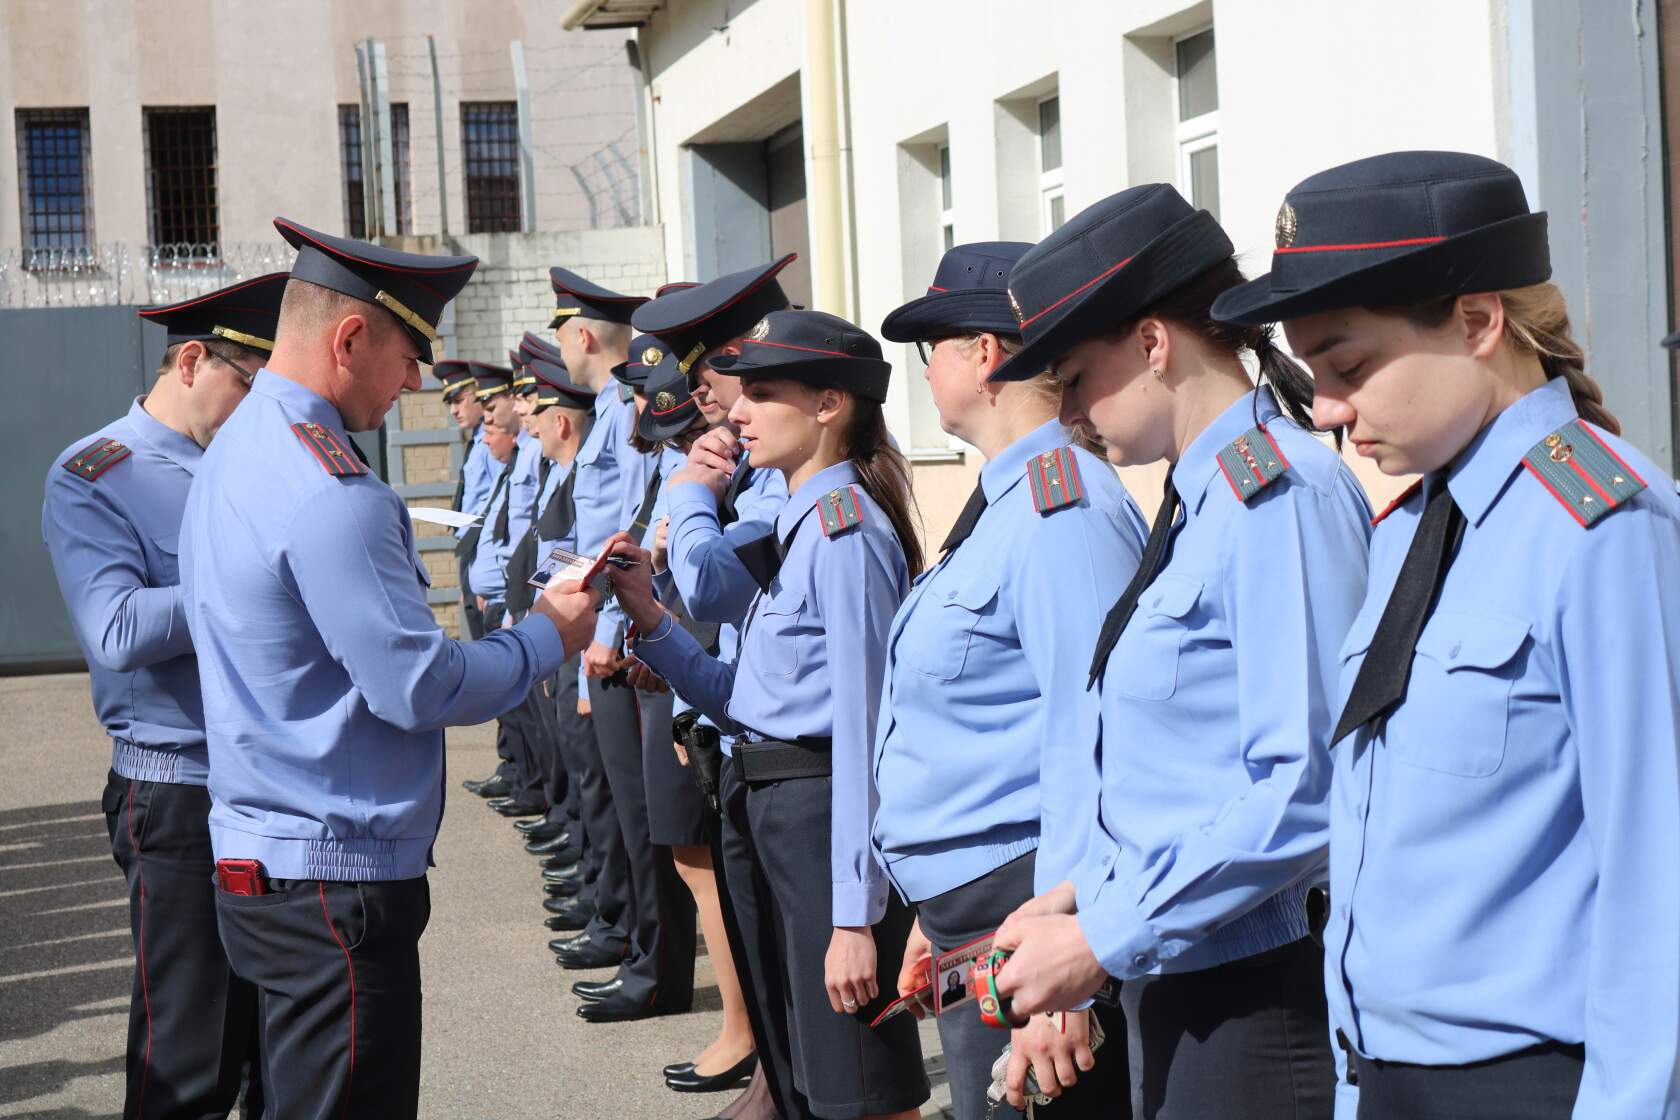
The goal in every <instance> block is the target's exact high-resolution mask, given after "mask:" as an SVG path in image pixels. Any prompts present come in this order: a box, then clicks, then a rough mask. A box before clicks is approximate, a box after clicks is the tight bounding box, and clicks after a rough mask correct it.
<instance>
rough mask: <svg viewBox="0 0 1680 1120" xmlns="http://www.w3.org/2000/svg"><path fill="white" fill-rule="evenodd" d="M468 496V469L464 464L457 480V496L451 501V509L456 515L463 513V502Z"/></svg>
mask: <svg viewBox="0 0 1680 1120" xmlns="http://www.w3.org/2000/svg"><path fill="white" fill-rule="evenodd" d="M466 496H467V468H466V466H465V465H464V464H463V465H462V467H461V473H460V474H459V475H457V476H456V478H455V496H454V497H453V498H451V499H449V508H450V509H452V510H454V511H455V512H456V513H460V512H461V500H462V499H463V498H465V497H466Z"/></svg>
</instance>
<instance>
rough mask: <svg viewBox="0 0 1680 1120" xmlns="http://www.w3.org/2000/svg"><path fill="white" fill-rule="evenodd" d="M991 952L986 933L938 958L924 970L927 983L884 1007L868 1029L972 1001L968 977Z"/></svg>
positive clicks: (941, 1011) (947, 1009)
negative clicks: (910, 1014)
mask: <svg viewBox="0 0 1680 1120" xmlns="http://www.w3.org/2000/svg"><path fill="white" fill-rule="evenodd" d="M991 951H992V935H991V934H989V933H988V934H986V936H984V937H977V938H975V939H974V940H973V941H970V942H968V943H967V944H966V945H958V946H957V947H956V948H955V949H952V950H951V951H950V952H948V953H940V954H938V955H937V956H935V957H934V958H933V962H932V964H931V966H930V967H929V968H928V970H927V971H928V973H929V975H928V978H927V982H926V983H925V984H922V985H921V986H920V987H918V988H916V989H915V990H914V991H912V992H910V993H909V994H908V995H903V996H899V997H898V998H897V999H895V1000H893V1001H892V1002H891V1003H889V1004H887V1006H886V1009H885V1010H883V1011H882V1012H881V1013H880V1014H879V1015H877V1016H876V1017H875V1021H874V1022H873V1023H870V1024H869V1025H870V1026H871V1027H878V1026H880V1025H881V1024H882V1023H884V1022H886V1021H887V1020H888V1019H891V1018H893V1017H894V1016H897V1015H901V1014H903V1013H904V1012H906V1011H911V1010H914V1011H916V1012H918V1014H917V1016H916V1017H917V1018H918V1019H919V1018H921V1017H922V1016H924V1015H928V1014H933V1015H943V1014H944V1013H945V1012H947V1011H949V1010H951V1008H953V1007H956V1006H957V1005H958V1004H960V1003H963V1002H965V1001H967V1000H971V999H973V998H974V992H973V991H972V990H971V989H970V988H969V983H968V974H969V972H970V970H972V969H973V967H974V962H975V961H976V960H979V959H980V958H981V957H984V956H985V955H986V954H988V953H990V952H991Z"/></svg>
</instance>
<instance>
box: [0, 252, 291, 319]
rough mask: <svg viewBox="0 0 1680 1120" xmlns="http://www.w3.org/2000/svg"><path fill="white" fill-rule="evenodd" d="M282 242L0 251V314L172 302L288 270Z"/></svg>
mask: <svg viewBox="0 0 1680 1120" xmlns="http://www.w3.org/2000/svg"><path fill="white" fill-rule="evenodd" d="M295 255H296V254H295V253H294V252H293V250H292V249H291V248H290V247H289V246H287V245H285V244H282V243H279V242H274V243H263V242H241V243H227V244H222V245H194V244H187V243H174V244H168V245H132V244H128V243H124V242H106V243H104V244H100V245H93V246H85V247H79V248H68V249H17V248H8V249H0V308H33V307H109V306H118V305H142V304H153V303H176V302H179V301H180V300H184V299H191V298H192V297H193V296H197V295H203V294H206V293H208V292H213V291H215V290H216V289H217V288H224V287H226V286H227V285H229V284H234V283H237V282H239V281H241V280H248V279H251V278H252V277H256V276H261V275H264V274H265V273H269V272H284V271H287V270H289V269H290V268H291V267H292V258H293V257H294V256H295Z"/></svg>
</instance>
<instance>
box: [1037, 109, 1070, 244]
mask: <svg viewBox="0 0 1680 1120" xmlns="http://www.w3.org/2000/svg"><path fill="white" fill-rule="evenodd" d="M1038 203H1039V205H1038V212H1039V229H1040V232H1042V233H1043V234H1046V235H1048V234H1051V233H1054V232H1055V231H1056V230H1058V229H1060V228H1061V225H1062V223H1063V222H1065V221H1067V202H1066V201H1065V200H1064V199H1063V197H1062V99H1061V98H1060V97H1059V96H1057V95H1056V94H1051V95H1050V96H1049V97H1046V98H1044V99H1043V100H1041V101H1039V103H1038Z"/></svg>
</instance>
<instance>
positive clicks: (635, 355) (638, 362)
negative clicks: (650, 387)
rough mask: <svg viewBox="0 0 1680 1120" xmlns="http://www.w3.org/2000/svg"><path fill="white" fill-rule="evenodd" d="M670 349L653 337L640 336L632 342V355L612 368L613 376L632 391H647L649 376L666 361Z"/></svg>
mask: <svg viewBox="0 0 1680 1120" xmlns="http://www.w3.org/2000/svg"><path fill="white" fill-rule="evenodd" d="M667 353H668V349H667V347H666V346H665V344H664V343H663V342H661V341H659V339H657V338H654V337H653V336H652V335H647V334H639V335H637V336H636V337H635V338H632V339H631V340H630V354H629V357H627V358H626V359H625V360H624V361H622V362H619V363H618V364H617V365H616V366H613V368H612V375H613V376H614V377H616V378H618V380H619V381H620V382H622V383H623V384H625V385H628V386H630V387H631V388H632V389H645V388H647V383H648V374H650V373H651V372H653V367H654V366H657V365H659V364H660V363H661V362H663V361H664V360H665V357H666V355H667Z"/></svg>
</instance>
